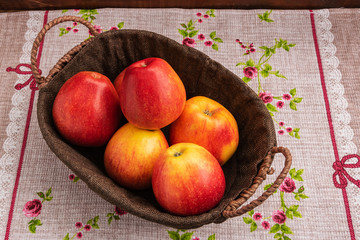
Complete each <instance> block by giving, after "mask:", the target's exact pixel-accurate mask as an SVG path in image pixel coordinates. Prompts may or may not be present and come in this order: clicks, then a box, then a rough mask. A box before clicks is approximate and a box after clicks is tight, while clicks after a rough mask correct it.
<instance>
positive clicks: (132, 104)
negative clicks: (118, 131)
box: [118, 58, 186, 129]
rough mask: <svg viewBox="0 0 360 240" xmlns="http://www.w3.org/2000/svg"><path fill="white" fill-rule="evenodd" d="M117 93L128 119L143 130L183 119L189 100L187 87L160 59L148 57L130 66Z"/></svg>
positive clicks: (158, 127) (168, 65) (157, 127)
mask: <svg viewBox="0 0 360 240" xmlns="http://www.w3.org/2000/svg"><path fill="white" fill-rule="evenodd" d="M119 78H120V77H119ZM118 93H119V97H120V105H121V109H122V111H123V114H124V116H125V117H126V119H127V120H128V121H129V122H130V123H132V124H133V125H134V126H136V127H139V128H144V129H160V128H163V127H165V126H167V125H169V124H170V123H171V122H173V121H174V120H175V119H177V118H178V117H179V116H180V114H181V112H182V111H183V109H184V106H185V101H186V92H185V87H184V84H183V83H182V81H181V79H180V78H179V76H178V75H177V73H176V72H175V71H174V69H173V68H172V67H171V66H170V64H169V63H167V62H166V61H165V60H163V59H161V58H146V59H143V60H141V61H138V62H135V63H133V64H131V65H130V66H128V67H127V68H126V71H125V73H124V77H123V80H122V82H121V85H120V88H119V91H118Z"/></svg>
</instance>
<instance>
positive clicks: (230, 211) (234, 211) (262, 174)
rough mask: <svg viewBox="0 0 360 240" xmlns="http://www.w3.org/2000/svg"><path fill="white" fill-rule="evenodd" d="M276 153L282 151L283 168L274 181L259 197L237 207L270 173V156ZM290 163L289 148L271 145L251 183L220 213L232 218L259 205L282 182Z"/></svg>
mask: <svg viewBox="0 0 360 240" xmlns="http://www.w3.org/2000/svg"><path fill="white" fill-rule="evenodd" d="M276 153H282V154H283V155H284V157H285V164H284V168H283V170H282V171H281V173H280V174H279V176H278V177H277V178H276V180H275V182H274V183H273V184H272V186H271V187H270V188H268V189H267V190H266V191H265V192H264V193H263V194H262V195H261V196H260V197H258V198H257V199H255V200H253V201H251V202H250V203H249V204H247V205H244V206H242V207H241V208H239V207H240V206H241V205H242V204H243V203H244V202H246V201H247V200H248V199H249V198H250V197H251V196H252V195H253V194H254V193H255V191H256V189H257V188H258V186H259V185H260V184H261V183H262V182H263V181H264V180H265V178H266V175H267V174H272V173H273V169H272V168H271V169H270V165H271V163H272V157H273V156H274V155H275V154H276ZM291 163H292V156H291V153H290V151H289V149H287V148H285V147H273V148H272V149H271V150H270V151H269V153H268V155H267V156H266V157H265V158H264V161H263V163H262V165H261V167H260V170H259V174H258V175H257V176H256V177H255V178H254V180H253V184H252V185H251V186H250V187H249V188H248V189H246V190H244V191H243V192H241V194H240V196H239V198H237V199H235V200H233V201H232V202H230V204H229V205H228V206H227V207H226V208H225V210H224V211H223V212H222V215H223V216H224V217H225V218H232V217H237V216H240V215H242V214H244V213H246V212H248V211H251V210H253V209H254V208H256V207H257V206H259V205H261V204H262V203H263V202H264V201H265V200H266V199H267V198H268V197H270V196H271V195H272V194H273V193H274V192H275V190H276V189H277V188H278V187H279V186H280V185H281V184H282V182H283V181H284V179H285V177H286V176H287V174H288V173H289V170H290V167H291Z"/></svg>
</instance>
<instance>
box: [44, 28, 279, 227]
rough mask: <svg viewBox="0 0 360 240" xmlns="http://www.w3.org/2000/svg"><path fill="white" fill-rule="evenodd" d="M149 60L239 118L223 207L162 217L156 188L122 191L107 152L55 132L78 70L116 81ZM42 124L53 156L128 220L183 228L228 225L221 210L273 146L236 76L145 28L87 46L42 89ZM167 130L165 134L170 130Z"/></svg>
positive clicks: (259, 111)
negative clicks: (55, 114) (59, 103)
mask: <svg viewBox="0 0 360 240" xmlns="http://www.w3.org/2000/svg"><path fill="white" fill-rule="evenodd" d="M148 57H159V58H163V59H165V60H166V61H167V62H168V63H169V64H170V65H171V66H172V67H173V68H174V70H175V71H176V72H177V73H178V75H179V76H180V78H181V79H182V81H183V83H184V85H185V88H186V93H187V98H191V97H193V96H197V95H202V96H206V97H209V98H211V99H214V100H216V101H218V102H219V103H221V104H222V105H224V106H225V107H226V108H227V109H228V110H229V111H230V112H231V113H232V114H233V115H234V117H235V118H236V120H237V123H238V126H239V133H240V134H239V135H240V140H239V147H238V149H237V151H236V153H235V154H234V156H233V157H232V158H231V159H230V160H229V161H228V162H227V163H226V164H225V165H224V166H223V169H224V172H225V177H226V183H227V187H226V192H225V195H224V198H223V199H222V201H221V202H220V203H219V205H218V206H217V207H215V208H214V209H212V210H211V211H209V212H207V213H204V214H201V215H198V216H191V217H179V216H174V215H171V214H168V213H166V212H164V211H163V210H162V209H161V208H160V207H159V205H158V204H157V203H156V201H155V198H154V196H153V194H152V191H151V190H147V191H130V190H127V189H124V188H122V187H120V186H118V185H117V184H116V183H114V182H113V181H112V180H111V179H110V178H109V177H108V176H107V175H106V173H105V171H104V165H103V152H104V148H93V149H89V148H79V147H74V146H72V145H70V144H68V143H67V142H66V141H64V140H63V139H62V138H61V136H59V134H58V133H57V131H56V130H55V127H54V124H53V120H52V115H51V111H52V104H53V102H54V99H55V96H56V94H57V92H58V91H59V89H60V88H61V86H62V85H63V83H64V82H65V81H66V80H67V79H69V78H70V77H71V76H73V75H74V74H76V73H77V72H79V71H96V72H100V73H102V74H104V75H106V76H108V77H109V78H110V79H111V80H112V81H113V80H114V79H115V78H116V76H117V75H118V74H119V73H120V72H121V71H122V70H123V69H124V68H126V67H127V66H129V65H130V64H131V63H133V62H136V61H138V60H141V59H144V58H148ZM38 121H39V126H40V129H41V132H42V134H43V136H44V139H45V140H46V142H47V144H48V145H49V147H50V148H51V150H52V151H53V152H54V153H55V154H56V156H57V157H58V158H59V159H60V160H61V161H62V162H64V163H65V164H66V165H67V166H68V167H69V168H70V169H71V170H72V171H73V172H74V173H75V174H76V175H78V176H79V177H80V178H81V179H82V180H83V181H84V182H85V183H86V184H87V185H88V186H89V187H90V188H91V189H92V190H93V191H95V192H96V193H97V194H99V195H100V196H101V197H102V198H104V199H105V200H107V201H109V202H110V203H112V204H114V205H117V206H118V207H120V208H122V209H123V210H125V211H127V212H129V213H131V214H134V215H136V216H139V217H142V218H145V219H147V220H149V221H153V222H157V223H160V224H163V225H166V226H170V227H174V228H179V229H189V228H196V227H200V226H202V225H204V224H208V223H213V222H222V221H224V220H225V218H223V217H222V215H221V213H222V211H223V209H224V208H225V207H226V206H227V205H228V204H229V202H230V201H232V200H234V199H236V197H237V196H238V195H239V194H240V192H241V191H242V190H244V189H246V188H248V187H249V186H250V185H251V183H252V179H253V178H254V177H255V176H256V174H257V172H258V166H259V164H260V163H261V161H262V159H263V158H264V157H265V156H266V154H267V152H268V151H269V150H270V148H271V147H273V146H275V145H276V138H275V130H274V125H273V121H272V119H271V117H270V115H269V113H268V111H267V109H266V108H265V106H264V104H263V102H262V101H261V100H260V99H259V98H258V96H257V94H256V93H255V92H254V91H253V90H252V89H251V88H249V87H248V86H247V85H246V84H245V83H244V82H243V81H242V80H241V79H240V78H239V77H237V76H236V75H235V74H233V73H232V72H231V71H229V70H228V69H226V68H225V67H224V66H222V65H221V64H220V63H218V62H216V61H214V60H212V59H210V58H209V57H208V56H207V55H205V54H204V53H202V52H200V51H198V50H196V49H194V48H190V47H187V46H183V45H181V44H179V43H177V42H175V41H173V40H171V39H169V38H166V37H164V36H162V35H159V34H155V33H152V32H147V31H140V30H120V31H109V32H106V33H102V34H100V35H99V36H97V37H96V38H95V39H93V41H91V42H90V43H88V44H87V45H86V46H85V47H84V48H83V49H82V50H81V51H80V52H79V53H78V54H76V55H75V57H74V58H73V59H72V60H71V61H70V62H69V63H68V64H67V65H65V66H64V68H63V69H62V70H61V71H60V72H59V73H58V74H56V75H55V76H54V77H53V79H52V80H51V81H50V82H49V83H48V84H47V85H46V86H45V87H44V88H42V89H41V90H40V93H39V98H38ZM162 130H163V131H164V133H165V135H166V136H167V132H168V129H167V127H165V128H164V129H162Z"/></svg>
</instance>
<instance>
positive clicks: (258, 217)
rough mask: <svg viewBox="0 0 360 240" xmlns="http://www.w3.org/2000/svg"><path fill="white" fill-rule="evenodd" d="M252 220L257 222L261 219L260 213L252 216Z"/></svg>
mask: <svg viewBox="0 0 360 240" xmlns="http://www.w3.org/2000/svg"><path fill="white" fill-rule="evenodd" d="M253 218H254V220H255V221H259V220H261V219H262V215H261V213H255V214H254V215H253Z"/></svg>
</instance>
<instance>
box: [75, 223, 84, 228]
mask: <svg viewBox="0 0 360 240" xmlns="http://www.w3.org/2000/svg"><path fill="white" fill-rule="evenodd" d="M82 226H83V224H82V223H81V222H77V223H75V227H76V228H82Z"/></svg>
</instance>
